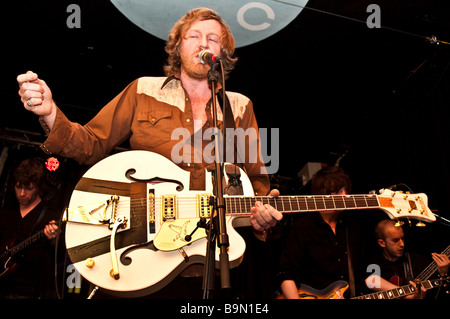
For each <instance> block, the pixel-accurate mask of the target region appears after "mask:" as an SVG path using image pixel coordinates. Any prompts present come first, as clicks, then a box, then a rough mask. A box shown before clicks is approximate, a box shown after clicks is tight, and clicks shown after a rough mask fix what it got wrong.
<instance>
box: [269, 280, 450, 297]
mask: <svg viewBox="0 0 450 319" xmlns="http://www.w3.org/2000/svg"><path fill="white" fill-rule="evenodd" d="M448 281H449V278H439V279H434V280H424V281H420V282H418V284H419V285H421V286H423V287H424V288H425V289H427V290H429V289H432V288H435V287H438V286H441V285H442V284H443V283H444V282H448ZM347 288H348V283H347V282H345V281H343V280H339V281H335V282H334V283H332V284H331V285H329V286H328V287H326V288H324V289H321V290H317V289H314V288H311V287H310V286H308V285H305V284H300V288H299V290H298V295H299V297H300V299H343V295H344V292H345V291H346V290H347ZM415 292H416V288H415V287H414V286H413V285H404V286H401V287H398V288H394V289H390V290H384V291H378V292H374V293H370V294H367V295H362V296H357V297H352V298H351V299H397V298H401V297H406V296H409V295H412V294H414V293H415ZM277 299H284V296H283V295H282V294H281V295H279V296H278V297H277Z"/></svg>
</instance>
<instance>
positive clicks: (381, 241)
mask: <svg viewBox="0 0 450 319" xmlns="http://www.w3.org/2000/svg"><path fill="white" fill-rule="evenodd" d="M377 243H378V245H380V246H381V247H383V248H384V247H386V243H385V241H384V240H383V239H381V238H379V239H377Z"/></svg>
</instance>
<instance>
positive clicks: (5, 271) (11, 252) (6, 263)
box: [0, 229, 45, 279]
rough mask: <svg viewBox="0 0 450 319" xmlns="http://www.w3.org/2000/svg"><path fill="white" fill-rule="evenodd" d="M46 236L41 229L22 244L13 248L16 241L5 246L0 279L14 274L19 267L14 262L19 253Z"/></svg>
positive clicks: (0, 260) (1, 260)
mask: <svg viewBox="0 0 450 319" xmlns="http://www.w3.org/2000/svg"><path fill="white" fill-rule="evenodd" d="M44 236H45V234H44V229H41V230H40V231H38V232H37V233H35V234H34V235H32V236H30V237H28V238H27V239H25V240H23V241H21V242H20V243H18V244H16V245H15V246H13V245H14V243H15V240H11V241H10V242H9V243H7V244H6V245H4V247H3V249H2V250H1V254H0V265H1V267H0V279H2V278H4V277H6V276H8V275H9V274H12V273H13V272H14V271H15V270H16V269H17V267H18V266H19V265H18V264H17V263H15V262H14V256H15V255H17V254H18V253H20V252H21V251H23V250H24V249H25V248H27V247H28V246H30V245H31V244H33V243H35V242H36V241H38V240H39V239H41V238H43V237H44ZM11 246H12V247H11ZM10 247H11V248H10Z"/></svg>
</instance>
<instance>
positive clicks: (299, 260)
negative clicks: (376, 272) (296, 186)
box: [279, 166, 366, 299]
mask: <svg viewBox="0 0 450 319" xmlns="http://www.w3.org/2000/svg"><path fill="white" fill-rule="evenodd" d="M311 187H312V194H313V195H329V194H332V195H345V194H348V193H350V191H351V187H352V183H351V180H350V178H349V176H348V175H347V173H346V172H344V171H343V170H342V169H341V168H340V167H338V166H329V167H325V168H322V169H321V170H320V171H318V172H317V173H316V174H315V175H314V176H313V178H312V180H311ZM350 216H352V217H351V218H349V217H350ZM356 217H357V216H355V217H353V213H352V212H339V211H321V212H312V213H307V214H305V215H304V216H302V217H300V218H299V219H298V220H297V221H296V222H295V223H294V225H293V227H292V228H291V230H290V233H289V237H288V239H287V243H286V247H285V248H284V251H283V253H282V255H281V258H280V269H279V271H280V272H279V279H280V281H281V289H282V293H283V295H284V297H285V298H287V299H298V298H304V297H305V298H315V297H317V298H319V299H323V298H327V297H324V296H323V295H322V294H327V293H328V291H326V290H328V289H326V288H328V286H330V285H331V284H333V283H334V282H337V281H342V280H343V281H346V282H348V283H350V282H353V283H358V284H359V283H360V282H363V277H361V280H359V278H360V276H359V275H358V274H361V271H360V270H359V268H360V267H359V266H360V265H363V263H362V261H361V258H362V256H363V252H364V251H365V241H366V240H365V236H364V234H363V231H362V227H361V226H360V225H361V224H360V223H358V222H356V221H355V218H356ZM349 261H350V263H349ZM350 279H351V280H350ZM302 285H308V286H310V287H311V288H314V290H317V291H319V290H321V291H322V292H321V293H320V294H321V295H320V296H315V297H314V296H305V294H303V293H302V296H299V289H302ZM356 291H358V292H360V291H361V288H359V287H357V286H355V284H352V285H350V289H347V291H346V293H345V297H347V295H350V296H353V295H354V294H356ZM333 298H339V296H334V297H333Z"/></svg>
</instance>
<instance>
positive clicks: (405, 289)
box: [352, 280, 440, 299]
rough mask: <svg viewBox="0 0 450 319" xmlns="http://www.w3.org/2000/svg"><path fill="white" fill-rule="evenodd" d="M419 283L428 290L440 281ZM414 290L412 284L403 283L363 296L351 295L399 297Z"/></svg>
mask: <svg viewBox="0 0 450 319" xmlns="http://www.w3.org/2000/svg"><path fill="white" fill-rule="evenodd" d="M421 284H422V286H423V287H424V288H425V289H427V290H428V289H431V288H434V287H436V286H438V285H439V284H440V281H439V280H436V281H435V282H434V283H433V282H431V281H430V280H427V281H422V282H421ZM415 291H416V288H414V286H412V285H405V286H401V287H398V288H394V289H391V290H385V291H380V292H374V293H371V294H368V295H364V296H358V297H353V298H352V299H396V298H401V297H405V296H408V295H412V294H413V293H414V292H415Z"/></svg>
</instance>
